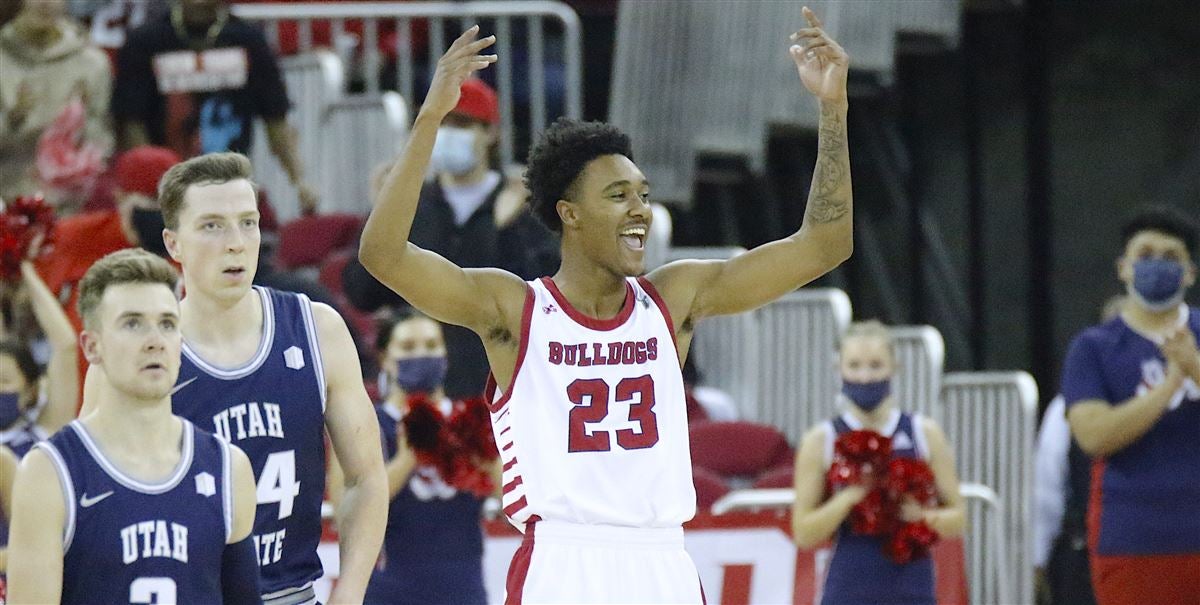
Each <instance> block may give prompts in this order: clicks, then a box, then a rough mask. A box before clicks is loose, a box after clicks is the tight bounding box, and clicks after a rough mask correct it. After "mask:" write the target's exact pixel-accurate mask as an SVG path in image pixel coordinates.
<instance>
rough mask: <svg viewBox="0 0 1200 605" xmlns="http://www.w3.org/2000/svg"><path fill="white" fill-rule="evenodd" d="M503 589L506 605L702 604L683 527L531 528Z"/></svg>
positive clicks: (542, 524)
mask: <svg viewBox="0 0 1200 605" xmlns="http://www.w3.org/2000/svg"><path fill="white" fill-rule="evenodd" d="M505 589H506V590H505V598H504V602H505V604H506V605H515V604H518V603H689V604H703V603H704V591H703V590H702V589H701V587H700V576H699V575H698V574H697V573H696V565H695V564H694V563H692V558H691V557H690V556H688V554H687V551H685V550H684V549H683V528H682V527H668V528H641V527H618V526H613V525H577V524H574V523H564V522H561V521H536V522H532V523H529V524H528V525H527V526H526V528H525V539H524V540H523V541H522V542H521V546H520V548H518V549H517V552H516V554H515V555H513V560H512V564H511V565H509V568H508V581H507V585H506V587H505Z"/></svg>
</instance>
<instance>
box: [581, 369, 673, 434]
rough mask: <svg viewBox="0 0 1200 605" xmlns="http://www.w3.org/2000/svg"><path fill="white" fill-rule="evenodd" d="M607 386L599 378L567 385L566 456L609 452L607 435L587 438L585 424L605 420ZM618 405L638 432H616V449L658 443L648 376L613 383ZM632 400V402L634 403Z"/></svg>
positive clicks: (603, 432) (656, 421) (604, 432)
mask: <svg viewBox="0 0 1200 605" xmlns="http://www.w3.org/2000/svg"><path fill="white" fill-rule="evenodd" d="M608 395H609V387H608V383H607V382H604V381H603V380H601V379H599V378H589V379H583V378H580V379H579V380H576V381H574V382H572V383H571V384H569V385H567V399H568V400H570V401H571V403H573V404H575V407H574V408H572V409H571V413H570V415H569V417H568V422H569V423H570V428H569V429H568V435H567V451H568V452H607V451H609V450H610V449H612V445H611V444H610V443H609V433H608V431H603V430H597V431H593V432H592V433H591V434H589V433H588V431H587V426H586V425H588V424H595V423H598V422H602V421H603V420H604V419H605V417H607V416H608ZM616 395H617V399H616V401H618V402H626V401H629V402H631V403H630V404H629V421H630V422H636V423H638V426H639V427H640V429H641V430H640V431H635V430H633V429H620V430H618V431H616V435H617V445H619V446H621V449H625V450H639V449H645V448H648V447H653V446H654V444H655V443H658V418H657V416H656V415H655V413H654V379H653V378H651V377H650V375H649V374H647V375H645V376H638V377H637V378H625V379H623V380H621V382H618V383H617V393H616ZM635 399H636V401H635Z"/></svg>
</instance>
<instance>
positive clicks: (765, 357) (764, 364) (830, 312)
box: [752, 288, 851, 443]
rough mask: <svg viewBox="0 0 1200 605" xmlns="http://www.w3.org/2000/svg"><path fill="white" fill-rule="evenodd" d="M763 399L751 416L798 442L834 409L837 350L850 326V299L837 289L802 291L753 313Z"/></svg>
mask: <svg viewBox="0 0 1200 605" xmlns="http://www.w3.org/2000/svg"><path fill="white" fill-rule="evenodd" d="M754 314H755V316H756V317H757V319H758V332H759V354H758V362H757V366H758V384H759V398H758V406H757V409H756V410H755V414H754V416H753V418H752V419H753V420H756V421H758V422H765V423H769V424H773V425H775V426H777V427H779V429H780V430H782V431H783V433H784V434H785V435H787V436H788V439H789V440H790V441H792V442H793V443H795V442H796V441H797V440H799V438H800V436H801V435H803V434H804V431H805V430H807V429H808V427H810V426H812V425H814V424H816V423H817V422H820V421H821V420H824V419H826V418H828V417H830V416H832V415H833V414H834V412H835V411H836V404H835V402H836V398H837V393H838V388H839V378H838V371H837V363H836V359H837V349H838V343H839V342H840V341H841V337H842V333H843V332H844V331H845V330H846V326H848V325H849V324H850V314H851V309H850V298H849V297H848V296H846V293H845V292H843V291H841V290H837V289H833V288H813V289H802V290H798V291H796V292H792V293H791V294H787V295H785V296H784V297H783V298H780V299H779V300H776V301H775V302H772V303H770V304H768V305H767V306H765V307H763V308H761V309H759V310H758V311H755V312H754Z"/></svg>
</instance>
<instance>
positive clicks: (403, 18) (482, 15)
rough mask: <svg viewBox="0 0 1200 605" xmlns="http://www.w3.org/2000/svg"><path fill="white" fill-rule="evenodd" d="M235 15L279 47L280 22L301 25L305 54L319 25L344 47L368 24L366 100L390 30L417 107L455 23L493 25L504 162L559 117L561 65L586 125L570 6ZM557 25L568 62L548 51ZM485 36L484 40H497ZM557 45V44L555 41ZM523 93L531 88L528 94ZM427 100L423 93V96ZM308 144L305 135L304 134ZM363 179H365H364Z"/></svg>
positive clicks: (568, 100)
mask: <svg viewBox="0 0 1200 605" xmlns="http://www.w3.org/2000/svg"><path fill="white" fill-rule="evenodd" d="M233 12H234V14H235V15H237V16H238V17H241V18H243V19H247V20H251V21H258V22H261V23H262V24H263V26H264V28H265V29H266V32H267V38H268V40H269V41H271V42H273V43H275V44H276V45H277V44H278V37H279V28H278V24H279V22H281V21H295V22H297V24H298V36H299V49H300V52H302V53H306V52H308V51H311V50H312V49H313V42H312V40H313V23H314V21H329V22H330V24H331V28H332V32H333V37H334V38H335V39H337V38H338V37H340V36H342V35H343V33H344V32H345V26H346V22H347V21H348V20H361V21H362V22H363V39H362V40H361V43H360V45H359V46H360V48H361V53H362V64H363V66H364V69H363V75H364V84H365V88H366V91H367V93H378V92H379V91H380V90H381V74H382V67H383V56H382V55H381V54H380V51H379V35H380V31H381V26H382V25H383V24H384V23H385V22H387V23H388V26H389V27H394V28H395V32H396V36H395V39H396V48H395V52H396V65H395V70H396V72H395V76H396V82H397V91H398V92H399V93H400V95H401V96H402V97H404V98H405V99H406V100H408V101H409V102H411V103H413V104H414V106H415V102H414V99H416V98H417V95H416V93H417V92H418V91H417V89H416V87H417V84H418V83H420V82H427V81H428V79H429V75H431V74H432V69H431V67H430V66H432V65H433V64H434V63H436V61H437V58H438V57H440V56H441V55H442V53H444V52H445V49H446V48H447V47H448V46H449V42H450V40H448V39H447V36H446V27H447V26H448V25H449V24H448V22H456V23H457V27H456V28H455V30H454V31H458V30H465V29H466V28H467V27H469V26H470V25H472V24H474V23H476V22H478V21H484V20H486V21H488V22H489V23H491V24H493V25H494V28H495V29H494V30H493V32H494V33H495V34H496V44H495V46H494V47H493V48H494V50H495V53H496V54H498V55H499V56H500V60H499V61H498V62H497V63H496V65H495V66H493V68H492V70H490V71H492V72H493V73H492V74H491V75H490V76H489V77H491V76H494V78H495V79H494V81H495V82H496V92H497V95H498V96H499V104H500V140H501V141H503V142H504V144H502V145H501V149H500V155H501V161H502V162H503V163H504V164H505V165H507V164H510V163H512V161H513V158H514V157H515V154H514V144H515V140H516V138H515V137H514V132H515V130H517V129H521V130H523V131H525V132H527V133H528V135H529V136H528V137H527V138H528V139H529V140H532V139H533V137H534V136H536V134H537V133H539V132H541V130H542V129H543V128H544V127H545V125H546V123H547V122H548V120H550V119H551V118H552V117H553V116H551V115H550V113H549V107H548V104H547V96H548V93H549V92H550V90H549V85H548V79H547V76H548V74H547V66H548V65H551V64H558V63H554V62H560V63H561V65H562V66H563V70H564V71H563V86H564V90H563V91H562V94H563V100H564V108H563V111H564V113H565V115H567V116H568V117H571V118H579V117H580V116H581V115H582V114H583V99H582V94H583V76H582V74H583V59H582V57H583V51H582V34H581V29H580V23H579V16H578V15H577V14H576V13H575V11H574V10H572V9H571V8H570V7H569V6H567V5H566V4H563V3H562V2H552V1H548V0H522V1H514V2H494V1H493V2H486V1H485V2H306V3H277V4H276V3H270V4H266V3H264V4H238V5H234V7H233ZM415 21H426V22H428V25H429V27H428V33H429V35H428V38H427V44H428V48H427V56H428V58H429V60H428V62H427V63H426V64H423V65H422V66H423V67H425V68H427V70H428V71H429V72H430V73H429V74H426V73H419V72H418V65H417V56H416V54H415V53H414V49H413V44H412V40H413V24H414V22H415ZM518 21H520V22H523V26H524V27H525V31H526V36H525V38H523V39H522V40H521V41H520V42H521V43H522V46H521V47H520V50H521V51H522V53H517V52H514V48H515V42H517V41H516V40H514V35H513V29H514V25H515V24H516V23H517V22H518ZM550 21H553V22H554V23H557V24H558V25H559V26H560V27H561V30H562V44H561V45H558V44H554V45H550V46H553V47H554V48H561V56H554V57H552V56H549V55H550V54H551V53H548V52H547V50H548V48H547V46H548V44H547V38H548V34H552V33H553V32H551V31H550V30H549V29H548V28H547V24H548V22H550ZM493 32H484V33H493ZM555 41H557V40H555ZM521 55H523V56H526V57H527V58H528V64H527V65H526V66H525V69H526V72H525V74H527V77H526V78H522V79H521V81H520V82H518V81H517V79H516V78H515V77H514V67H515V66H514V62H516V59H517V57H518V56H521ZM517 84H520V85H521V86H522V87H524V86H526V85H527V86H528V96H529V103H528V105H529V107H528V112H526V113H527V114H528V115H527V119H526V120H525V123H524V124H516V114H517V112H516V111H515V102H514V95H515V93H516V91H517ZM522 90H524V88H522ZM420 92H421V93H422V95H423V92H424V91H420ZM302 136H303V133H302ZM363 178H366V177H365V175H364V177H363Z"/></svg>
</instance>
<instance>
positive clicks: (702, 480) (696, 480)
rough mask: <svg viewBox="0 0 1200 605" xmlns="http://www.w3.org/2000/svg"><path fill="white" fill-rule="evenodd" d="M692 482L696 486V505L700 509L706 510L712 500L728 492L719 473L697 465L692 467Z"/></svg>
mask: <svg viewBox="0 0 1200 605" xmlns="http://www.w3.org/2000/svg"><path fill="white" fill-rule="evenodd" d="M692 484H693V485H695V486H696V506H697V507H698V508H699V509H700V510H708V509H709V508H711V507H712V505H713V502H716V501H717V500H720V499H721V496H724V495H725V494H728V493H729V486H728V485H726V484H725V480H724V479H722V478H721V476H720V475H718V474H716V473H714V472H712V471H710V470H708V469H705V468H702V467H699V466H693V467H692Z"/></svg>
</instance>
